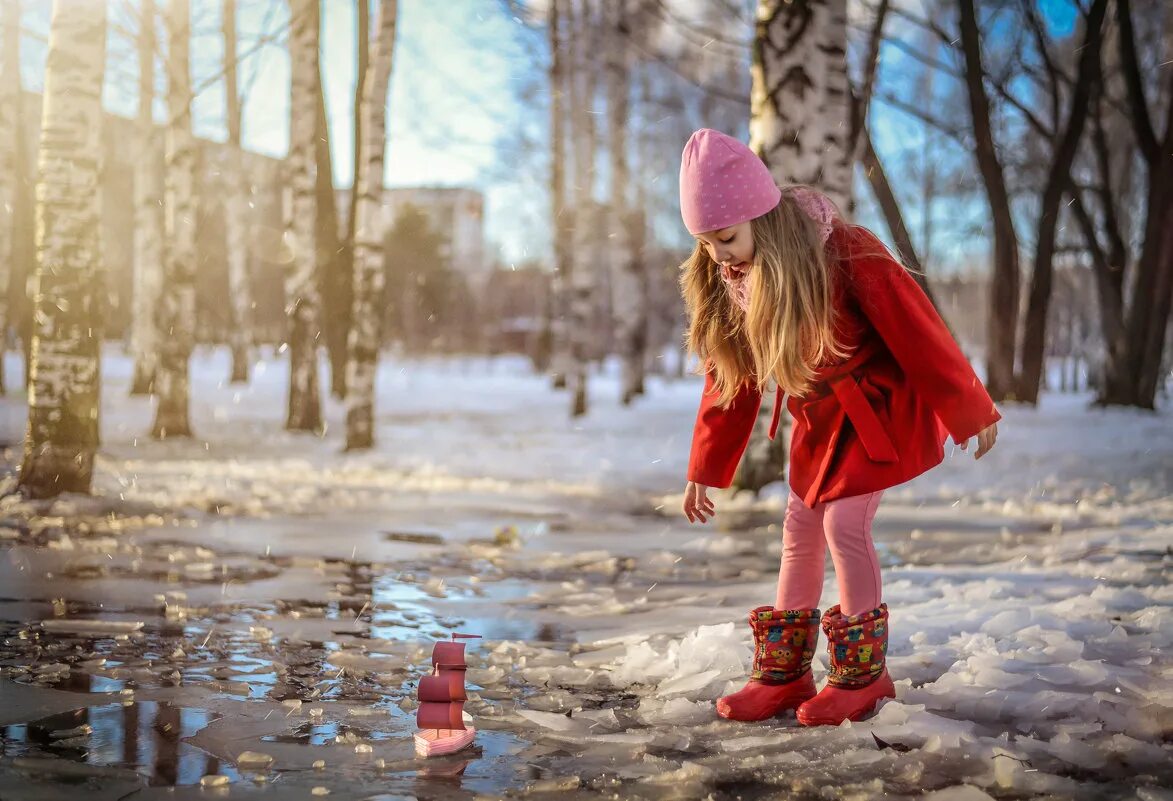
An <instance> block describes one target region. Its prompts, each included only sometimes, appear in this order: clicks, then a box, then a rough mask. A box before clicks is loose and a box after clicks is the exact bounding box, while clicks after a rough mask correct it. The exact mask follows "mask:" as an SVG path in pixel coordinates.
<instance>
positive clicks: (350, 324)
mask: <svg viewBox="0 0 1173 801" xmlns="http://www.w3.org/2000/svg"><path fill="white" fill-rule="evenodd" d="M355 7H356V10H357V20H356V24H355V44H356V49H357V51H358V53H357V57H356V60H357V65H356V66H357V70H356V74H355V81H354V111H353V113H352V114H351V118H352V120H353V125H354V141H353V147H354V159H353V163H352V165H351V175H350V196H349V198H348V199H347V209H346V228H345V230H344V231H343V233H342V242H341V243H340V244H339V247H338V256H339V259H340V262H339V268H338V275H339V281H338V283H337V286H339V287H341V288H342V291H341V293H340V294H341V295H342V299H343V303H344V304H345V314H344V325H343V331H344V334H345V343H344V344H345V347H346V354H345V355H346V368H345V373H344V374H342V375H337V374H336V373H337V371H335V372H332V373H331V374H330V381H331V384H332V387H331V391H332V392H333V393H334V394H335V395H337V396H338V397H340V398H343V399H345V397H346V393H347V383H348V382H349V380H350V379H349V375H350V359H351V356H350V336H351V332H352V331H353V329H354V325H355V322H354V302H355V301H354V293H355V285H354V282H355V270H356V269H357V267H356V264H357V262H356V260H355V259H356V257H355V254H354V237H355V231H356V229H357V225H358V192H359V186H358V185H359V180H360V175H361V173H362V171H363V168H364V165H363V162H362V159H360V158H359V155H358V154H359V153H360V152H361V150H362V142H363V140H362V137H363V91H364V88H363V87H365V86H366V79H367V78H366V76H367V65H368V64H369V62H370V45H371V19H370V17H371V7H370V3H369V2H368V0H358V1H357V2H356V3H355ZM380 344H381V343H380Z"/></svg>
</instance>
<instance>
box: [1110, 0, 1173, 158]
mask: <svg viewBox="0 0 1173 801" xmlns="http://www.w3.org/2000/svg"><path fill="white" fill-rule="evenodd" d="M1116 23H1117V27H1118V28H1119V29H1120V60H1121V66H1122V67H1123V68H1124V83H1125V85H1126V86H1127V87H1128V100H1129V103H1130V104H1131V106H1132V113H1131V114H1129V115H1128V118H1129V119H1130V120H1131V121H1132V128H1133V130H1134V131H1135V132H1136V142H1137V145H1138V146H1139V147H1140V152H1141V153H1142V154H1144V157H1145V161H1147V162H1148V163H1149V164H1153V163H1155V162H1156V161H1157V159H1158V158H1160V145H1158V143H1157V136H1156V134H1155V133H1153V122H1152V119H1151V118H1150V117H1149V104H1148V100H1146V99H1145V96H1144V84H1143V83H1142V80H1143V79H1142V78H1141V74H1140V63H1139V62H1138V61H1137V57H1136V34H1135V32H1134V31H1133V29H1132V10H1131V8H1130V7H1129V2H1128V0H1117V2H1116ZM1171 108H1173V106H1171Z"/></svg>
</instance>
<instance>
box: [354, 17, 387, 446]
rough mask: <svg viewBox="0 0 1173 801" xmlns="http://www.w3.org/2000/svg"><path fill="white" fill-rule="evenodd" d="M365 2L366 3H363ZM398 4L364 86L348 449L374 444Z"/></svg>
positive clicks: (378, 40) (383, 21)
mask: <svg viewBox="0 0 1173 801" xmlns="http://www.w3.org/2000/svg"><path fill="white" fill-rule="evenodd" d="M364 1H365V0H364ZM396 21H397V5H396V0H382V4H381V5H380V7H379V17H378V29H377V31H376V34H375V42H374V46H373V47H372V48H371V63H370V70H369V72H367V74H366V77H365V79H364V81H363V94H362V103H361V108H362V114H361V115H360V116H361V117H362V132H363V135H362V141H361V142H360V145H359V148H358V149H357V150H356V151H355V154H354V158H355V164H356V171H355V177H356V183H355V191H356V194H357V197H358V203H357V205H356V207H355V214H356V215H357V216H356V220H357V226H356V228H355V236H354V311H353V315H352V316H353V323H352V326H351V329H350V339H349V342H348V362H347V377H346V384H347V394H346V449H347V450H348V451H351V450H358V449H361V448H369V447H371V446H372V445H373V444H374V441H375V423H374V408H375V376H376V372H377V369H378V357H379V345H380V344H381V342H382V334H381V322H382V314H383V309H382V303H381V300H382V298H383V283H384V271H383V270H384V267H383V240H384V234H385V233H386V232H385V230H384V226H383V204H382V199H383V198H382V196H383V171H384V165H383V153H384V150H385V149H386V144H387V133H386V132H387V90H388V87H389V86H390V85H391V69H392V62H393V58H392V56H393V54H394V50H395V25H396Z"/></svg>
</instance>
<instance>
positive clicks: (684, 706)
mask: <svg viewBox="0 0 1173 801" xmlns="http://www.w3.org/2000/svg"><path fill="white" fill-rule="evenodd" d="M639 716H640V719H641V720H643V721H644V722H645V723H647V724H648V725H650V726H664V725H670V726H696V725H699V724H702V723H708V722H710V721H712V720H714V718H715V713H714V712H713V703H712V702H711V701H697V702H693V701H689V700H688V699H686V698H673V699H671V700H669V701H665V702H663V703H659V702H658V701H657V699H653V698H646V699H644V700H643V702H642V703H641V704H640V707H639Z"/></svg>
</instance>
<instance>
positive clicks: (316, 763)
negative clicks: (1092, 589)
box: [0, 492, 1049, 801]
mask: <svg viewBox="0 0 1173 801" xmlns="http://www.w3.org/2000/svg"><path fill="white" fill-rule="evenodd" d="M62 503H68V501H66V502H58V504H59V506H58V507H57V508H56V509H55V508H54V507H53V506H51V505H49V506H46V507H45V508H44V509H43V512H44V513H43V514H41V515H38V516H35V517H33V518H25V519H20V518H17V517H12V518H10V519H9V520H7V521H6V524H0V526H2V529H0V530H2V531H3V532H4V533H3V539H2V540H0V588H3V589H2V590H0V671H2V678H0V752H2V757H0V797H3V798H5V799H13V800H14V801H18V800H19V799H25V798H30V799H31V798H38V799H42V798H77V797H80V794H81V793H82V792H83V791H84V794H85V795H86V796H87V797H91V798H94V799H104V798H110V799H122V798H136V799H137V798H152V797H155V796H159V795H160V793H165V795H166V797H168V798H175V797H181V798H182V797H185V796H184V795H183V793H184V792H190V793H192V794H193V796H192V797H201V798H203V797H207V796H208V794H209V793H228V792H231V794H232V796H234V797H235V796H240V795H247V794H254V793H256V794H267V795H268V796H269V797H309V794H310V793H313V792H317V793H324V792H325V791H329V793H330V795H331V796H332V797H342V798H371V799H373V798H380V799H382V798H418V799H431V798H435V799H459V798H474V797H478V796H479V797H489V798H491V797H496V796H500V795H505V794H514V793H528V794H534V795H537V796H541V795H543V794H544V793H545V792H550V793H554V792H561V791H565V790H572V789H577V790H578V791H579V792H589V793H590V794H595V793H606V792H613V791H617V790H622V789H623V785H624V784H625V782H626V783H628V784H630V782H631V781H632V778H631V777H629V778H628V779H626V780H623V779H620V778H618V776H617V775H616V772H615V770H614V769H612V770H609V769H608V763H609V762H610V763H612V765H614V764H615V762H616V760H617V759H618V754H617V753H610V752H609V749H618V750H619V751H622V750H624V749H629V748H631V747H633V746H635V745H638V746H639V748H640V749H641V750H642V751H644V752H645V753H647V754H650V755H652V756H661V757H671V756H672V755H677V756H679V755H680V754H681V753H692V754H693V756H695V755H696V752H697V751H698V748H699V749H700V750H701V751H703V747H701V746H693V745H692V744H690V743H688V742H676V741H674V740H673V739H671V738H667V739H665V738H664V737H663V736H662V735H660V734H657V735H656V738H659V740H660V741H659V742H657V741H656V739H655V738H653V739H652V740H650V741H648V740H644V741H640V739H639V738H638V737H637V738H635V739H634V740H632V741H631V743H625V741H624V740H623V739H622V737H618V738H617V739H616V740H615V742H614V743H613V744H611V745H610V746H607V747H603V748H601V749H600V748H597V747H596V748H594V749H593V753H592V755H591V756H590V757H584V754H583V753H582V750H581V749H577V748H574V747H573V746H572V739H571V741H568V742H565V743H563V744H561V745H555V744H552V743H551V742H550V741H549V738H548V737H544V736H541V737H539V736H535V734H536V733H535V732H534V731H533V730H532V729H530V728H527V727H517V726H516V725H515V723H516V721H517V716H516V710H518V709H519V708H525V709H527V710H538V711H539V712H542V711H543V710H544V711H545V712H547V713H564V712H568V711H569V710H571V709H577V710H580V711H583V710H586V711H589V710H592V709H593V710H596V711H601V712H607V711H608V710H612V712H611V719H612V720H613V721H616V722H618V719H617V718H615V717H614V715H615V714H619V715H622V714H623V712H624V710H625V708H626V709H627V710H631V709H633V708H634V707H635V706H636V705H637V698H636V696H635V695H626V694H624V693H616V692H605V691H602V690H600V691H599V692H596V693H591V692H589V691H587V692H584V691H583V689H582V686H581V685H582V682H581V681H576V682H573V683H571V686H570V689H569V690H559V689H558V688H557V687H556V686H553V687H552V686H551V682H550V681H549V677H547V678H546V680H545V681H538V680H536V679H535V678H534V677H530V676H527V675H526V673H525V671H523V670H518V669H517V668H518V667H519V665H521V666H524V665H525V664H526V661H527V659H528V660H532V663H533V664H539V663H540V662H541V660H542V659H543V654H546V653H563V654H565V653H573V652H574V651H575V650H576V649H579V648H581V647H582V646H581V643H584V642H591V641H592V640H604V639H606V638H607V637H608V636H610V635H613V634H616V633H618V632H620V631H622V630H623V629H626V628H628V627H630V625H631V622H632V621H631V618H633V617H637V616H639V615H640V614H641V612H642V611H645V609H646V608H647V607H648V601H649V599H654V600H655V601H656V602H657V603H656V604H655V606H656V608H658V609H662V608H663V607H662V604H663V603H665V602H668V603H671V602H672V600H673V599H680V600H681V602H682V603H686V604H687V608H688V610H689V611H688V613H689V615H690V616H691V622H692V623H693V624H694V625H697V624H706V623H709V624H715V623H721V622H725V621H728V620H736V619H740V618H741V616H742V615H743V614H744V609H745V608H748V607H749V606H751V605H755V604H757V603H761V602H762V599H761V598H760V597H757V596H756V595H754V592H755V591H756V592H759V593H760V586H761V582H763V581H768V580H769V575H767V574H768V572H770V564H771V563H770V560H763V559H762V557H761V554H762V553H763V552H768V551H769V550H770V549H771V548H776V545H777V538H778V530H777V511H776V510H768V509H761V508H747V509H743V510H730V511H729V512H728V513H727V514H725V515H723V517H722V520H721V521H720V524H719V528H718V529H717V530H716V531H708V532H706V533H705V534H704V535H703V536H702V535H701V532H700V530H699V529H698V528H697V527H688V526H687V524H685V523H683V521H682V520H681V519H680V518H679V517H678V516H676V515H673V514H670V513H666V512H665V511H664V510H663V509H662V508H659V509H658V508H657V506H658V505H659V504H658V502H657V501H656V500H655V499H648V498H644V499H640V498H638V497H635V496H628V497H627V498H625V499H624V500H623V502H622V504H621V505H620V506H621V508H618V509H617V508H615V506H614V505H612V504H606V503H601V502H600V501H599V500H598V499H589V498H587V499H584V498H570V497H558V498H554V497H551V498H547V499H537V500H535V499H534V498H533V497H532V496H530V497H527V498H510V497H508V495H505V496H502V494H500V493H497V494H495V495H494V496H493V497H477V496H476V495H475V494H469V493H466V492H461V493H453V494H452V495H451V496H449V497H445V496H442V495H441V494H438V493H432V494H431V495H430V497H428V498H426V499H424V501H421V500H420V499H419V498H415V499H406V500H405V502H404V503H403V504H401V505H399V506H398V508H397V510H396V512H395V514H394V515H388V514H387V513H385V512H384V513H378V514H376V513H362V512H353V513H349V514H339V513H334V514H324V515H320V516H313V515H301V516H298V517H296V518H280V517H269V518H265V519H256V518H232V517H225V516H219V515H195V516H189V517H186V518H185V517H179V516H175V517H170V518H168V519H163V518H159V517H152V516H149V515H147V516H125V515H123V516H120V514H119V512H117V511H108V512H105V511H104V510H103V511H104V513H103V514H101V515H97V514H86V513H84V512H83V513H77V512H76V511H75V510H71V509H69V508H68V507H67V506H61V504H62ZM493 503H496V504H497V506H496V508H494V506H493ZM62 509H65V510H66V511H74V513H72V514H54V512H55V511H61V510H62ZM1042 528H1049V527H1041V526H1040V525H1039V524H1037V523H1027V524H1023V523H1020V522H1017V521H1014V520H1011V519H997V518H990V517H986V518H984V520H983V522H982V523H981V524H975V523H974V522H973V521H972V520H968V519H966V518H965V517H964V516H962V515H960V514H958V513H957V512H956V510H954V509H950V508H949V507H948V506H946V505H944V504H937V505H935V506H934V505H932V504H928V505H926V504H924V503H923V502H920V503H918V504H917V505H916V506H907V507H904V508H903V509H901V508H900V507H895V508H894V509H886V510H885V514H884V515H883V516H882V517H881V518H880V519H879V520H878V522H877V526H876V531H875V536H876V539H877V541H878V543H879V545H880V552H881V556H882V559H883V560H884V562H885V564H886V566H891V565H895V564H899V563H901V562H902V561H906V560H909V559H921V560H925V561H929V562H932V563H941V562H942V560H945V561H948V559H950V558H953V559H958V560H971V559H972V556H973V555H972V554H969V553H967V552H966V550H965V549H966V547H967V544H968V545H971V546H973V547H974V549H975V550H977V551H979V552H980V551H982V550H983V549H984V546H983V545H982V543H985V542H987V541H988V540H989V538H990V537H991V536H997V537H1001V538H1006V539H1010V540H1014V541H1027V540H1029V538H1031V537H1033V536H1042V535H1043V533H1044V532H1042V531H1041V530H1040V529H1042ZM910 530H915V531H916V532H917V535H916V536H917V542H918V545H917V547H916V549H915V550H914V549H911V548H910V547H909V542H910V540H909V537H908V533H909V531H910ZM359 554H361V555H362V557H361V558H359ZM714 588H719V590H717V589H714ZM755 588H756V589H755ZM576 598H577V599H580V600H581V604H582V606H584V607H586V608H584V609H576V604H575V601H576ZM625 617H626V618H628V619H627V620H623V619H622V618H625ZM454 631H459V632H462V633H470V634H479V635H481V636H482V637H483V638H484V639H483V640H482V641H476V640H473V641H471V645H470V646H469V651H468V653H469V663H470V666H471V670H470V672H469V674H468V689H469V693H470V701H469V703H468V704H467V705H466V711H467V712H468V713H469V714H470V715H471V716H472V717H473V718H474V720H475V721H476V725H477V726H478V728H479V733H478V735H477V739H476V745H475V747H474V748H473V749H470V750H467V751H465V752H463V753H462V754H460V755H457V756H451V757H445V758H438V759H431V760H427V761H424V760H420V759H418V758H416V757H415V756H414V753H413V747H412V741H411V735H412V732H413V731H414V725H415V718H414V709H415V700H414V697H413V693H414V688H415V686H416V682H417V681H418V678H419V677H420V676H421V675H423V674H424V673H426V672H427V670H428V669H429V651H430V647H429V645H428V644H429V643H430V642H431V641H433V640H435V639H445V638H447V637H448V636H449V634H450V633H451V632H454ZM550 664H554V662H553V661H551V662H550ZM538 678H539V679H540V678H541V674H539V675H538ZM588 684H589V682H588ZM568 718H569V715H568ZM613 728H619V727H617V726H616V727H613ZM620 730H622V731H627V730H628V729H620ZM620 761H622V760H620ZM220 777H223V778H220ZM637 778H638V777H637ZM219 782H225V784H218V783H219ZM175 788H180V789H179V794H178V796H177V795H176V791H175ZM184 788H186V789H184ZM315 788H324V789H323V790H315ZM677 792H678V790H677V789H674V788H673V787H672V786H671V785H668V786H662V787H659V788H655V787H653V788H651V789H647V788H645V789H643V790H641V791H640V795H639V797H646V798H661V797H662V798H671V797H680V796H678V795H677ZM274 793H277V795H274ZM738 796H739V797H745V798H750V797H755V795H754V791H752V789H751V788H749V787H746V788H741V789H739V790H738V789H730V790H728V792H726V793H724V794H722V795H719V796H718V797H729V798H733V797H738ZM160 797H161V796H160Z"/></svg>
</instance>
